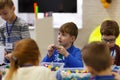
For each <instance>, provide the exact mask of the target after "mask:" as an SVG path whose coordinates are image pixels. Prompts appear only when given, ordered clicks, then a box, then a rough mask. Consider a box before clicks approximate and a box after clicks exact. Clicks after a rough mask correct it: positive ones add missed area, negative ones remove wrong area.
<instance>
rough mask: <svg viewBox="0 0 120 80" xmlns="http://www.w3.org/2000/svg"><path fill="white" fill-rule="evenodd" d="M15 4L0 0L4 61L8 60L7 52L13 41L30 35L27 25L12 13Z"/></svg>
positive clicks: (0, 29) (7, 0) (10, 48)
mask: <svg viewBox="0 0 120 80" xmlns="http://www.w3.org/2000/svg"><path fill="white" fill-rule="evenodd" d="M14 11H15V6H14V4H13V1H12V0H0V16H1V18H2V19H4V20H5V21H6V23H4V24H3V25H1V26H0V34H1V39H2V40H1V41H2V43H3V44H4V45H5V47H6V48H5V58H6V59H5V62H9V60H8V58H9V56H8V53H11V51H12V50H13V47H14V43H15V42H16V41H18V40H21V39H23V38H28V37H30V33H29V29H28V25H27V24H26V23H25V21H23V20H22V19H21V18H19V17H17V16H16V15H15V13H14Z"/></svg>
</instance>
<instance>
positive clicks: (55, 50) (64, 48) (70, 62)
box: [43, 22, 83, 67]
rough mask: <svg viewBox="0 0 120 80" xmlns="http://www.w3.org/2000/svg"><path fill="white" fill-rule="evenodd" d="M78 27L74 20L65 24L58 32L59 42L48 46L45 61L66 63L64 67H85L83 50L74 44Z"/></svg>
mask: <svg viewBox="0 0 120 80" xmlns="http://www.w3.org/2000/svg"><path fill="white" fill-rule="evenodd" d="M77 35H78V28H77V26H76V24H74V23H73V22H68V23H65V24H63V25H62V26H61V27H60V29H59V32H58V37H57V40H58V44H59V45H57V44H51V45H49V46H48V54H47V55H46V56H45V57H44V59H43V62H60V63H65V65H64V67H83V62H82V58H81V51H80V49H79V48H76V47H75V46H74V41H75V40H76V38H77Z"/></svg>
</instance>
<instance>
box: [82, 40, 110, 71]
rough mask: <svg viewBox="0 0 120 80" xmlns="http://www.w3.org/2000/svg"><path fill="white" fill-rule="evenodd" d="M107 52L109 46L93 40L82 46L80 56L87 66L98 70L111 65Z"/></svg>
mask: <svg viewBox="0 0 120 80" xmlns="http://www.w3.org/2000/svg"><path fill="white" fill-rule="evenodd" d="M109 53H110V51H109V48H108V46H107V45H106V44H105V43H103V42H99V41H94V42H91V43H89V44H88V45H86V46H84V47H83V49H82V58H83V61H84V62H85V64H86V65H87V66H90V67H92V68H93V69H94V70H95V71H97V72H100V71H103V70H105V69H107V68H109V67H110V66H111V57H110V54H109Z"/></svg>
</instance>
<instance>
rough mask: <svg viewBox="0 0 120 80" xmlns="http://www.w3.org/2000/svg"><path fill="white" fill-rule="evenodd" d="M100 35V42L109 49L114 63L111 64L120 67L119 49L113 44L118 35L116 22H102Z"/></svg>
mask: <svg viewBox="0 0 120 80" xmlns="http://www.w3.org/2000/svg"><path fill="white" fill-rule="evenodd" d="M100 33H101V35H102V41H103V42H105V43H106V44H107V45H108V47H109V49H110V55H111V56H112V58H113V61H114V62H113V64H114V65H117V66H120V47H119V46H118V45H116V44H115V41H116V39H117V37H118V36H119V33H120V31H119V26H118V24H117V22H116V21H114V20H106V21H104V22H103V23H102V24H101V28H100Z"/></svg>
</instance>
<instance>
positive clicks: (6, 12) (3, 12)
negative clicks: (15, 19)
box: [0, 6, 14, 22]
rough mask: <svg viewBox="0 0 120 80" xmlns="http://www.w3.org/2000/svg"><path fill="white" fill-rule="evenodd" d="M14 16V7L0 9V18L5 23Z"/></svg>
mask: <svg viewBox="0 0 120 80" xmlns="http://www.w3.org/2000/svg"><path fill="white" fill-rule="evenodd" d="M13 14H14V7H12V8H10V7H7V6H5V7H4V8H3V9H0V16H1V18H2V19H4V20H5V21H8V22H9V21H10V20H11V18H12V16H13Z"/></svg>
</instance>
